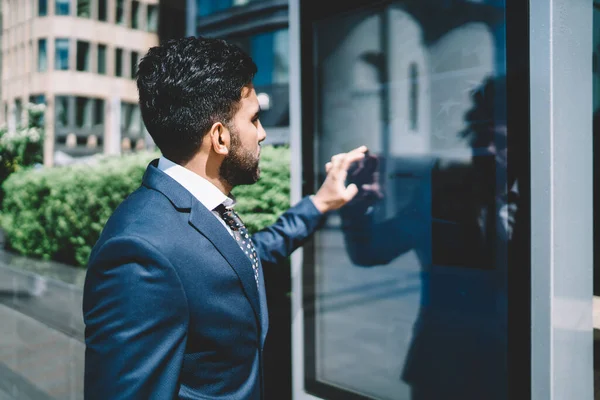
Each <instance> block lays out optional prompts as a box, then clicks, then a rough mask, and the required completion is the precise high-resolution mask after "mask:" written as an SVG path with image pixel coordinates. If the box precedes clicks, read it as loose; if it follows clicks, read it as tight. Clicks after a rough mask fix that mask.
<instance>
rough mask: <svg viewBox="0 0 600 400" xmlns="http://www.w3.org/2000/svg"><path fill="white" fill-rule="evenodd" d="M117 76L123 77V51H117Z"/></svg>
mask: <svg viewBox="0 0 600 400" xmlns="http://www.w3.org/2000/svg"><path fill="white" fill-rule="evenodd" d="M115 76H123V49H119V48H117V49H115Z"/></svg>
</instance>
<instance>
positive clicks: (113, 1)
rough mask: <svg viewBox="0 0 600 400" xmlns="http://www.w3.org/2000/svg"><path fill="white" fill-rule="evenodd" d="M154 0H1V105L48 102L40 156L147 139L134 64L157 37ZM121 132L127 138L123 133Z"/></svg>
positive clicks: (12, 118)
mask: <svg viewBox="0 0 600 400" xmlns="http://www.w3.org/2000/svg"><path fill="white" fill-rule="evenodd" d="M158 11H159V10H158V0H37V1H21V0H10V1H4V2H3V5H2V13H3V21H2V23H3V32H2V33H3V41H2V52H3V55H4V57H3V60H2V70H3V74H2V87H3V91H2V109H0V119H1V120H2V121H4V122H6V123H8V125H9V127H10V126H14V123H15V122H16V121H19V119H20V117H21V114H22V112H23V107H24V104H26V103H27V102H32V103H46V105H47V109H46V114H45V124H46V143H45V150H44V160H45V163H46V164H48V165H51V164H53V160H54V155H55V152H57V151H61V152H64V153H66V154H68V155H71V156H81V155H89V154H94V153H98V152H105V153H118V152H119V149H121V148H123V150H125V151H129V150H130V149H134V148H140V147H142V146H145V145H147V143H148V137H147V135H145V130H144V127H143V123H142V120H141V117H140V112H139V109H138V107H137V89H136V85H135V80H134V76H135V69H136V66H137V63H138V61H139V58H140V57H141V56H142V55H143V54H144V53H145V52H146V51H147V50H148V48H149V47H151V46H153V45H156V44H157V43H158V37H157V30H158ZM125 139H127V140H125Z"/></svg>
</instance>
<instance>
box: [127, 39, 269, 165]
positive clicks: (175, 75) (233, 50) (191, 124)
mask: <svg viewBox="0 0 600 400" xmlns="http://www.w3.org/2000/svg"><path fill="white" fill-rule="evenodd" d="M256 70H257V68H256V64H255V63H254V62H253V61H252V58H251V57H250V56H249V55H248V54H246V53H245V52H244V51H243V50H242V49H240V48H239V47H238V46H236V45H234V44H230V43H227V42H225V41H224V40H220V39H211V38H203V37H197V38H196V37H188V38H183V39H172V40H169V41H167V42H165V43H164V44H162V45H160V46H157V47H152V48H151V49H150V50H149V51H148V53H147V54H146V55H145V56H144V57H143V58H142V60H141V61H140V64H139V67H138V72H137V87H138V93H139V105H140V109H141V113H142V118H143V120H144V124H145V125H146V129H147V130H148V133H149V134H150V136H152V139H153V140H154V143H156V145H157V147H158V148H159V149H160V151H161V152H162V154H163V155H164V156H165V157H167V158H168V159H170V160H171V161H173V162H176V163H180V164H181V163H184V162H187V161H189V160H190V159H191V158H192V157H193V156H194V155H195V154H196V153H197V152H198V149H199V148H200V145H201V143H202V138H203V137H204V135H205V134H206V133H207V132H208V130H209V129H210V127H211V126H212V125H213V124H214V123H216V122H219V121H220V122H222V123H223V124H228V123H229V122H230V121H231V119H232V118H233V115H234V114H235V113H236V112H237V110H238V109H239V104H240V100H241V96H242V90H243V88H244V87H246V86H249V85H251V84H252V79H253V78H254V75H255V74H256Z"/></svg>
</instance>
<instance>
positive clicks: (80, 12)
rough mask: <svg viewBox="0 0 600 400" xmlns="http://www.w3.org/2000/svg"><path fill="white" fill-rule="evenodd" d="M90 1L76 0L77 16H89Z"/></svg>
mask: <svg viewBox="0 0 600 400" xmlns="http://www.w3.org/2000/svg"><path fill="white" fill-rule="evenodd" d="M90 1H91V0H77V16H78V17H81V18H90V17H91V15H92V14H91V9H90V6H91V4H90Z"/></svg>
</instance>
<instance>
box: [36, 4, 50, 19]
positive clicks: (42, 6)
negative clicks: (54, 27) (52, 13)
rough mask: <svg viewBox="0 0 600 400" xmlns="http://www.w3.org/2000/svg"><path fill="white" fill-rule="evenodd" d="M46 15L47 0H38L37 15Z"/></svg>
mask: <svg viewBox="0 0 600 400" xmlns="http://www.w3.org/2000/svg"><path fill="white" fill-rule="evenodd" d="M46 15H48V0H38V16H40V17H45V16H46Z"/></svg>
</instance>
